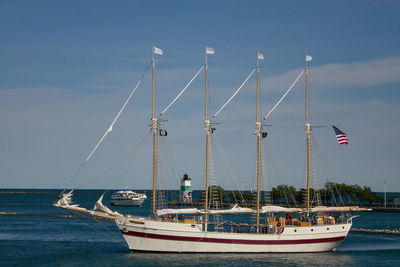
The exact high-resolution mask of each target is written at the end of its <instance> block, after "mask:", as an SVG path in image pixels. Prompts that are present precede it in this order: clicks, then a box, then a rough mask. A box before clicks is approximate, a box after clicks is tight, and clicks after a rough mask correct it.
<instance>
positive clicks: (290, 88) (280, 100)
mask: <svg viewBox="0 0 400 267" xmlns="http://www.w3.org/2000/svg"><path fill="white" fill-rule="evenodd" d="M303 73H304V70H303V71H302V72H301V73H300V74H299V76H297V78H296V80H295V81H294V82H293V83H292V85H291V86H290V87H289V89H287V90H286V92H285V93H284V94H283V96H282V97H281V99H279V101H278V102H277V103H276V104H275V106H274V107H273V108H272V109H271V110H270V111H269V112H268V113H267V114H266V115H265V116H264V120H265V119H266V118H267V117H268V116H269V115H271V113H272V112H274V110H275V109H276V108H277V107H278V105H279V104H280V103H281V102H282V101H283V99H284V98H285V97H286V96H287V94H288V93H289V92H290V91H291V90H292V88H293V87H294V86H295V85H296V83H297V81H298V80H299V79H300V77H301V75H303Z"/></svg>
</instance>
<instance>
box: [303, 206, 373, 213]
mask: <svg viewBox="0 0 400 267" xmlns="http://www.w3.org/2000/svg"><path fill="white" fill-rule="evenodd" d="M369 210H371V209H366V208H360V207H358V206H347V207H326V206H317V207H314V208H311V209H310V212H346V211H369Z"/></svg>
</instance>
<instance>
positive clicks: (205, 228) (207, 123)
mask: <svg viewBox="0 0 400 267" xmlns="http://www.w3.org/2000/svg"><path fill="white" fill-rule="evenodd" d="M205 73H206V77H205V107H204V109H205V112H204V129H205V130H206V170H205V172H206V173H205V190H206V194H205V201H204V230H205V231H207V223H208V213H207V212H208V160H209V146H210V134H211V132H210V131H211V130H210V121H209V120H208V114H207V109H208V62H207V48H206V63H205Z"/></svg>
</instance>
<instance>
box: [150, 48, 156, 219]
mask: <svg viewBox="0 0 400 267" xmlns="http://www.w3.org/2000/svg"><path fill="white" fill-rule="evenodd" d="M152 65H153V75H152V89H153V90H152V113H151V128H152V129H153V206H152V214H153V215H154V214H155V213H156V200H157V192H156V185H157V134H158V131H157V130H158V123H157V118H156V117H155V89H154V78H155V77H154V75H155V61H154V48H153V57H152Z"/></svg>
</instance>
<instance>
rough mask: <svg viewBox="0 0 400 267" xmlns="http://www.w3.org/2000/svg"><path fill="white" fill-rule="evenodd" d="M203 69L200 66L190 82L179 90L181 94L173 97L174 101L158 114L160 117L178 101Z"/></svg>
mask: <svg viewBox="0 0 400 267" xmlns="http://www.w3.org/2000/svg"><path fill="white" fill-rule="evenodd" d="M203 69H204V66H202V67H201V68H200V69H199V71H198V72H197V73H196V74H195V75H194V77H193V78H192V79H191V80H190V82H189V83H188V84H187V85H186V86H185V87H184V88H183V89H182V90H181V92H180V93H179V94H178V95H177V96H176V97H175V99H174V100H173V101H172V102H171V103H170V104H169V105H168V106H167V107H166V108H165V109H164V110H163V111H162V112H161V113H160V116H162V115H163V114H164V113H165V112H166V111H167V110H168V109H169V108H170V107H171V106H172V105H173V104H174V103H175V102H176V100H178V98H179V97H181V95H182V94H183V93H184V92H185V91H186V89H187V88H188V87H189V85H190V84H191V83H192V82H193V81H194V80H195V79H196V77H197V76H198V75H199V74H200V72H201V71H202V70H203Z"/></svg>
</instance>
